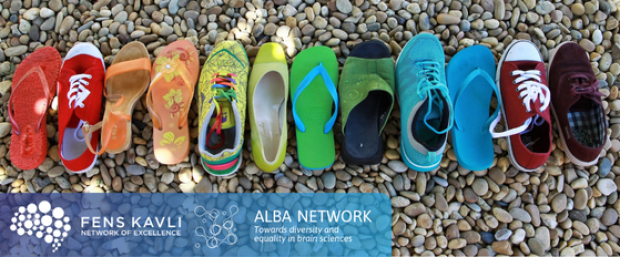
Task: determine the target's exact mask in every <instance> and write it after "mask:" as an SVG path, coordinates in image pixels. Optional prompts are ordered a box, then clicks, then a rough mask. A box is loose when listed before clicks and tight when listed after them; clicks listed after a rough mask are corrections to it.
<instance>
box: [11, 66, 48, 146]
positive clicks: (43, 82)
mask: <svg viewBox="0 0 620 257" xmlns="http://www.w3.org/2000/svg"><path fill="white" fill-rule="evenodd" d="M33 74H36V75H38V76H39V79H40V80H41V84H39V85H41V86H42V87H43V93H45V99H46V102H45V105H44V107H43V109H42V110H41V117H39V122H38V125H37V127H36V129H35V132H36V133H39V128H40V127H41V125H42V124H43V121H44V120H45V115H46V114H47V112H46V109H47V106H48V105H49V103H50V87H49V84H48V82H47V79H46V78H45V73H44V72H43V69H41V67H40V66H37V67H34V68H32V69H30V70H29V71H28V72H26V74H24V76H22V78H21V79H20V80H19V81H17V83H15V87H14V88H13V90H12V91H13V92H12V93H11V96H10V97H9V106H8V109H9V110H8V113H9V121H10V122H11V126H12V127H13V133H15V134H16V135H19V134H20V133H21V130H20V128H19V125H17V121H16V120H15V118H14V117H13V96H14V95H15V91H16V90H17V89H18V88H22V87H20V85H21V84H22V82H24V81H25V80H26V78H28V77H30V75H33ZM35 104H36V103H35Z"/></svg>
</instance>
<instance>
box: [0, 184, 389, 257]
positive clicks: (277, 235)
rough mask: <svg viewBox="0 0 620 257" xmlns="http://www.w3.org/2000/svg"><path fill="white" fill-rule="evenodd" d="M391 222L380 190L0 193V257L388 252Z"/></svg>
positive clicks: (353, 254) (359, 254)
mask: <svg viewBox="0 0 620 257" xmlns="http://www.w3.org/2000/svg"><path fill="white" fill-rule="evenodd" d="M391 223H392V209H391V204H390V200H389V198H388V197H387V196H386V195H384V194H379V193H374V194H334V193H331V194H328V193H324V194H297V193H286V194H284V193H283V194H280V193H269V194H267V193H266V194H249V193H241V194H232V193H231V194H183V193H175V194H161V193H154V194H138V193H132V194H121V193H113V194H0V231H2V238H1V239H0V256H106V255H107V256H390V255H391ZM109 254H111V255H109Z"/></svg>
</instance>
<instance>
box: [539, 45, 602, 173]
mask: <svg viewBox="0 0 620 257" xmlns="http://www.w3.org/2000/svg"><path fill="white" fill-rule="evenodd" d="M549 89H550V90H551V92H552V95H553V97H552V98H551V102H552V107H553V108H552V109H551V110H552V113H553V115H554V116H555V120H556V121H557V123H558V130H559V131H560V141H561V142H562V145H563V146H564V147H563V148H564V152H565V153H566V155H568V158H569V159H570V160H571V162H572V163H574V164H577V165H580V166H591V165H594V164H596V163H597V161H598V157H599V155H600V154H601V150H602V149H603V145H604V144H605V139H606V138H607V135H606V134H607V121H606V120H605V109H604V108H603V103H602V102H601V96H603V94H601V93H599V92H598V80H597V79H596V76H595V75H594V72H593V71H592V66H590V58H589V57H588V54H587V53H586V51H585V50H584V49H583V48H582V47H581V46H580V45H579V44H577V43H574V42H565V43H562V44H560V45H559V46H557V47H556V48H555V49H553V50H551V52H550V58H549Z"/></svg>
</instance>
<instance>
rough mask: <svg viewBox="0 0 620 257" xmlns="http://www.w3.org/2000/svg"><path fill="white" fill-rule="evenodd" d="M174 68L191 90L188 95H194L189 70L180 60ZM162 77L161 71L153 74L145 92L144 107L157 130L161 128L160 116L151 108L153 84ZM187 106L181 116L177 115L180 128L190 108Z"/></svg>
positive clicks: (183, 124) (184, 122)
mask: <svg viewBox="0 0 620 257" xmlns="http://www.w3.org/2000/svg"><path fill="white" fill-rule="evenodd" d="M176 68H177V69H179V71H180V72H179V74H180V75H181V78H182V79H183V81H184V82H185V86H186V88H187V90H189V91H190V92H191V94H190V95H194V85H193V84H192V82H191V79H190V78H189V71H188V70H187V68H186V67H185V65H184V64H182V63H181V62H179V65H177V66H176ZM163 77H164V73H163V72H158V73H157V74H155V77H153V79H152V80H151V85H150V86H149V89H148V91H147V92H146V108H147V109H148V111H149V113H150V114H151V120H152V121H153V128H156V129H158V130H162V125H161V118H160V116H159V114H158V113H157V112H156V111H155V108H153V105H154V103H153V85H155V83H156V82H158V81H159V80H161V79H162V78H163ZM189 107H190V106H189V105H188V106H186V108H185V109H184V110H183V112H182V114H181V116H180V117H179V124H178V126H179V128H182V127H183V126H185V125H186V124H187V115H188V114H189V109H190V108H189Z"/></svg>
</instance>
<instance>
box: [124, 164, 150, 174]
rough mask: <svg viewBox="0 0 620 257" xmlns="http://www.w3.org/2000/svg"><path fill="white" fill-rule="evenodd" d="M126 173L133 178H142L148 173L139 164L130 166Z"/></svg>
mask: <svg viewBox="0 0 620 257" xmlns="http://www.w3.org/2000/svg"><path fill="white" fill-rule="evenodd" d="M125 171H127V174H129V175H133V176H141V175H143V174H144V173H145V172H146V170H145V169H144V167H142V166H141V165H138V164H132V165H128V166H127V167H126V168H125Z"/></svg>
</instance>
